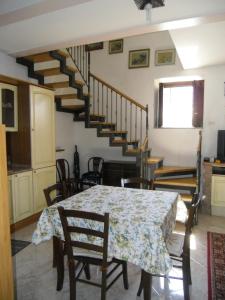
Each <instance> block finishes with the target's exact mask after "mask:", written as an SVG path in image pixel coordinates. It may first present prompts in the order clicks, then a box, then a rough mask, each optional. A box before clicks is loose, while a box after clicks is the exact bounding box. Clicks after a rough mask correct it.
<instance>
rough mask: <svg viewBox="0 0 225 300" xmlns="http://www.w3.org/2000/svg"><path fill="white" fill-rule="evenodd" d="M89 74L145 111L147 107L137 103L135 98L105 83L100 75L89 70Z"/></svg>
mask: <svg viewBox="0 0 225 300" xmlns="http://www.w3.org/2000/svg"><path fill="white" fill-rule="evenodd" d="M90 76H91V77H93V78H94V79H96V80H97V81H99V82H101V83H102V84H103V85H105V86H106V87H108V88H109V89H110V90H112V91H114V92H115V93H117V94H119V95H120V96H122V97H123V98H125V99H127V100H128V101H130V102H131V103H133V104H134V105H136V106H138V107H140V108H141V109H142V110H144V111H146V112H147V107H145V106H143V105H142V104H140V103H138V102H137V101H136V100H134V99H133V98H131V97H130V96H128V95H126V94H125V93H123V92H121V91H120V90H118V89H117V88H115V87H113V86H112V85H111V84H109V83H107V82H106V81H104V80H102V79H101V78H100V77H98V76H96V75H94V74H93V73H91V72H90Z"/></svg>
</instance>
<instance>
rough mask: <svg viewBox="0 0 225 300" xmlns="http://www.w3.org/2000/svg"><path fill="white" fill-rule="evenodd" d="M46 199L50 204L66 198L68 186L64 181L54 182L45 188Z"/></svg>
mask: <svg viewBox="0 0 225 300" xmlns="http://www.w3.org/2000/svg"><path fill="white" fill-rule="evenodd" d="M44 194H45V199H46V202H47V205H48V206H51V205H53V204H55V203H58V202H60V201H62V200H64V199H66V197H67V195H66V188H65V185H64V183H56V184H53V185H51V186H49V187H47V188H46V189H44Z"/></svg>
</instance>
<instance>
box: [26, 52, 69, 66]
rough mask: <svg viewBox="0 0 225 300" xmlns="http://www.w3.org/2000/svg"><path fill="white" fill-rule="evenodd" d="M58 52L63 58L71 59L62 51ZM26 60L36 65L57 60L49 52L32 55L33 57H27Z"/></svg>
mask: <svg viewBox="0 0 225 300" xmlns="http://www.w3.org/2000/svg"><path fill="white" fill-rule="evenodd" d="M57 52H58V53H59V54H60V55H62V56H63V57H69V54H67V53H65V52H63V51H61V50H57ZM24 58H26V59H28V60H30V61H32V62H34V63H40V62H45V61H51V60H55V58H53V57H51V56H50V54H49V52H43V53H38V54H32V55H28V56H25V57H24Z"/></svg>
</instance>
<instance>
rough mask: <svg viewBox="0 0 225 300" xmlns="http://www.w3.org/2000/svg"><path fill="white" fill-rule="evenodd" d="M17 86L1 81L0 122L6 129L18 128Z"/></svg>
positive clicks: (14, 129) (13, 129) (15, 129)
mask: <svg viewBox="0 0 225 300" xmlns="http://www.w3.org/2000/svg"><path fill="white" fill-rule="evenodd" d="M17 105H18V104H17V87H16V86H14V85H10V84H5V83H0V123H2V124H5V126H6V131H17V130H18V109H17Z"/></svg>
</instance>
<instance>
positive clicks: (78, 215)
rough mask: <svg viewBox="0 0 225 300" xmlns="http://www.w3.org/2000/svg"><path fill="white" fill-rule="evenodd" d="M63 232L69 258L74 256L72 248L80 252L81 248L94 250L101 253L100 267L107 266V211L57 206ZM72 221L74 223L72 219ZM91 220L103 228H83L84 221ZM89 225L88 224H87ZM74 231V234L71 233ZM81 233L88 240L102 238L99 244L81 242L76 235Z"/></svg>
mask: <svg viewBox="0 0 225 300" xmlns="http://www.w3.org/2000/svg"><path fill="white" fill-rule="evenodd" d="M58 211H59V215H60V219H61V223H62V227H63V233H64V237H65V242H66V251H67V255H68V258H69V260H70V259H73V257H74V256H76V252H75V253H74V252H73V248H74V247H76V248H80V249H81V252H82V249H83V250H88V251H94V252H97V253H99V254H100V255H102V259H103V264H102V267H105V268H106V266H107V256H108V232H109V213H105V214H104V215H101V214H97V213H92V212H86V211H79V210H66V209H64V208H63V207H58ZM68 218H69V219H70V223H69V224H68ZM72 219H73V221H74V225H72V224H73V221H72ZM85 221H86V222H88V221H91V224H93V221H94V222H96V223H97V226H96V227H99V226H98V225H101V226H100V227H101V228H102V229H103V230H102V231H100V230H96V229H95V228H91V229H90V228H89V227H88V228H84V222H85ZM88 225H89V224H88ZM74 233H75V235H73V234H74ZM80 234H82V236H83V235H85V236H87V237H88V239H87V240H88V241H93V240H94V239H96V238H98V239H99V238H100V239H101V240H102V243H100V244H101V245H96V244H94V242H92V243H89V242H86V241H85V242H83V241H80V240H79V239H78V236H79V235H80ZM76 237H77V239H76Z"/></svg>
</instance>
